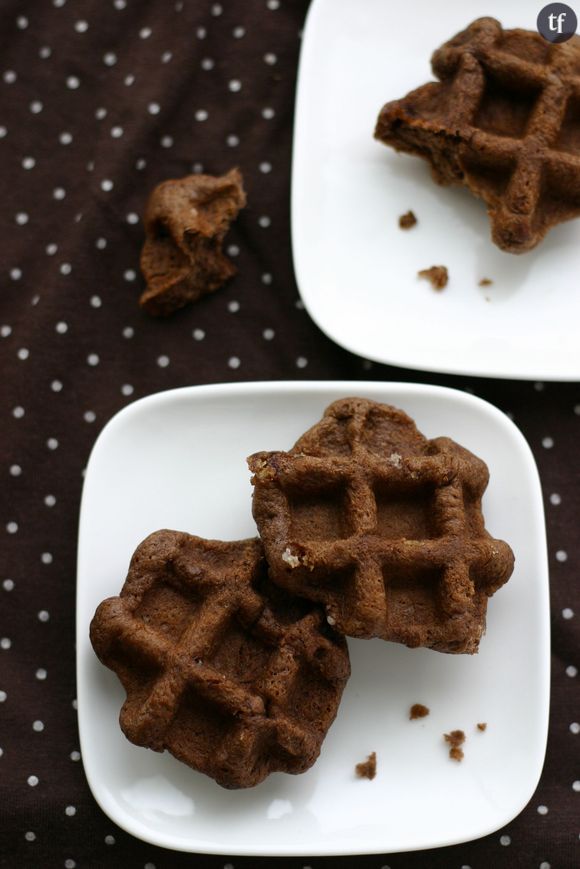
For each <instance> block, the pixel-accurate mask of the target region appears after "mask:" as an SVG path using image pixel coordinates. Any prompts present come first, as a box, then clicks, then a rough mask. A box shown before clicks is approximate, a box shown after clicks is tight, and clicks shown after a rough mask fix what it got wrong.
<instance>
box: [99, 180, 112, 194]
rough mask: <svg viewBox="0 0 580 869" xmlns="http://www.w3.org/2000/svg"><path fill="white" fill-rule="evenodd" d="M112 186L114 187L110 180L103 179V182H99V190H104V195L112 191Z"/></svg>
mask: <svg viewBox="0 0 580 869" xmlns="http://www.w3.org/2000/svg"><path fill="white" fill-rule="evenodd" d="M114 186H115V185H114V184H113V182H112V181H111V179H110V178H103V180H102V181H101V190H104V191H105V193H108V192H109V191H110V190H112V189H113V187H114Z"/></svg>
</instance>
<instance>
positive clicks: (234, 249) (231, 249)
mask: <svg viewBox="0 0 580 869" xmlns="http://www.w3.org/2000/svg"><path fill="white" fill-rule="evenodd" d="M239 252H240V249H239V247H238V245H237V244H230V245H228V248H227V253H228V256H238V254H239Z"/></svg>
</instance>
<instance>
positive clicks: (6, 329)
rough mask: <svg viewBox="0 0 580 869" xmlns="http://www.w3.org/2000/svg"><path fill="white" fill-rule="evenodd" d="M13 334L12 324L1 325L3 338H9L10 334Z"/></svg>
mask: <svg viewBox="0 0 580 869" xmlns="http://www.w3.org/2000/svg"><path fill="white" fill-rule="evenodd" d="M11 334H12V326H7V325H4V326H0V335H1V336H2V337H3V338H8V336H9V335H11Z"/></svg>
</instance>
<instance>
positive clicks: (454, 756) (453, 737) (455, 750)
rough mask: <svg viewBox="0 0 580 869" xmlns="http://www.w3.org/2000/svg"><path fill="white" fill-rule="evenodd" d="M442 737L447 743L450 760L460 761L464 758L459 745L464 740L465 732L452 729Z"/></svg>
mask: <svg viewBox="0 0 580 869" xmlns="http://www.w3.org/2000/svg"><path fill="white" fill-rule="evenodd" d="M443 737H444V739H445V741H446V742H448V743H449V745H450V746H451V748H450V749H449V757H450V758H451V760H456V761H458V762H459V761H461V760H463V758H464V754H463V749H462V748H461V746H462V745H463V743H464V742H465V733H464V732H463V730H452V731H451V733H444V734H443Z"/></svg>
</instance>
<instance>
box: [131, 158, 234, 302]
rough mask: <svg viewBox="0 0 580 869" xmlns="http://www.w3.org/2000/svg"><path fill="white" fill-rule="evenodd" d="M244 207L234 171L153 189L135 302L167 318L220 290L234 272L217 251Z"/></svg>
mask: <svg viewBox="0 0 580 869" xmlns="http://www.w3.org/2000/svg"><path fill="white" fill-rule="evenodd" d="M245 204H246V195H245V193H244V188H243V186H242V176H241V174H240V173H239V171H238V170H237V169H232V170H231V171H230V172H228V173H227V175H222V176H221V177H220V178H215V177H214V176H212V175H188V176H187V177H185V178H180V179H178V180H174V181H164V182H163V183H162V184H159V185H158V187H156V188H155V190H154V191H153V193H152V194H151V196H150V197H149V201H148V203H147V208H146V211H145V219H144V223H145V244H144V245H143V250H142V251H141V271H142V272H143V276H144V278H145V281H146V282H147V288H146V290H145V292H144V293H143V295H142V296H141V300H140V304H141V306H142V307H143V308H145V310H146V311H147V312H148V313H149V314H153V315H154V316H156V317H166V316H167V315H168V314H172V313H173V311H176V310H177V309H178V308H181V307H183V305H186V304H187V303H188V302H195V301H196V300H197V299H199V298H200V297H201V296H203V295H205V294H206V293H211V292H213V291H214V290H216V289H217V288H218V287H220V286H221V285H222V284H223V283H224V282H225V281H226V280H227V279H228V278H231V277H232V275H234V274H235V271H236V269H235V268H234V266H233V264H232V263H231V262H230V260H229V259H228V258H227V257H226V256H225V255H224V254H223V253H222V242H223V239H224V236H225V234H226V232H227V231H228V229H229V226H230V224H231V222H232V220H234V219H235V217H236V216H237V214H238V212H239V210H240V209H241V208H243V207H244V205H245Z"/></svg>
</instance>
